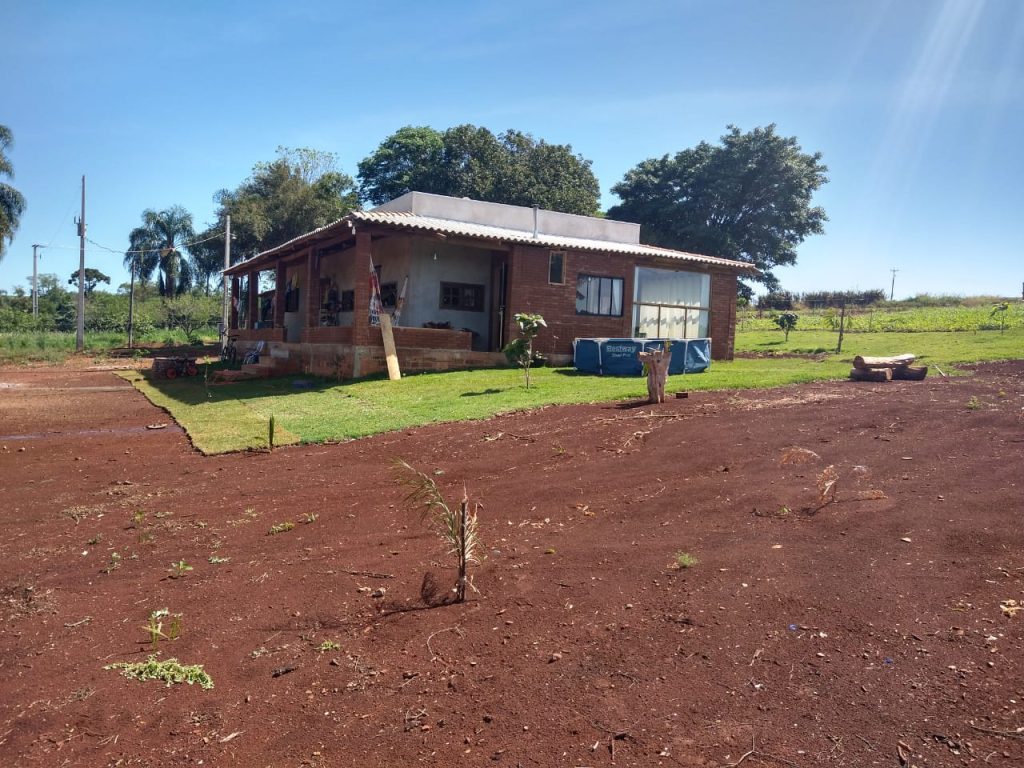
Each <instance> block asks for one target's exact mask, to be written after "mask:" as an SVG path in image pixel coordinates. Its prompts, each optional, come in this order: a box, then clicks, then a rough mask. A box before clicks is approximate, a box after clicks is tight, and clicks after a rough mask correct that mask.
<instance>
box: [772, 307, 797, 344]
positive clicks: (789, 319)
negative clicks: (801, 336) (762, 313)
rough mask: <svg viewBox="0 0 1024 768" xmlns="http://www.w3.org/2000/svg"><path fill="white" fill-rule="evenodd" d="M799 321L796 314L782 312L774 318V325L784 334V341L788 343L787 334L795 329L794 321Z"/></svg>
mask: <svg viewBox="0 0 1024 768" xmlns="http://www.w3.org/2000/svg"><path fill="white" fill-rule="evenodd" d="M799 319H800V315H798V314H797V313H796V312H783V313H782V314H781V315H776V316H775V318H774V320H775V324H776V325H777V326H779V330H781V331H782V332H783V333H785V334H786V341H789V332H790V331H792V330H793V329H794V328H796V321H797V320H799Z"/></svg>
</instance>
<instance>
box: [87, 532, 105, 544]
mask: <svg viewBox="0 0 1024 768" xmlns="http://www.w3.org/2000/svg"><path fill="white" fill-rule="evenodd" d="M101 541H103V534H102V533H97V534H96V535H95V536H93V537H92V538H91V539H89V540H88V541H87V542H85V543H86V545H87V546H90V547H95V546H96V545H97V544H99V543H100V542H101Z"/></svg>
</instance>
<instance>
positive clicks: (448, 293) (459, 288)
mask: <svg viewBox="0 0 1024 768" xmlns="http://www.w3.org/2000/svg"><path fill="white" fill-rule="evenodd" d="M441 309H457V310H460V311H462V312H483V311H484V287H483V286H482V285H470V284H468V283H441Z"/></svg>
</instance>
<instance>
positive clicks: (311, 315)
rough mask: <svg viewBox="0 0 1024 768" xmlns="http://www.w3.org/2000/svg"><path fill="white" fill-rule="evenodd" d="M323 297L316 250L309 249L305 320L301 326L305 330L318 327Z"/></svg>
mask: <svg viewBox="0 0 1024 768" xmlns="http://www.w3.org/2000/svg"><path fill="white" fill-rule="evenodd" d="M322 299H323V297H322V296H321V295H320V258H319V257H318V256H317V253H316V248H310V249H309V255H308V256H306V318H305V323H303V325H304V326H305V327H306V328H316V327H317V326H319V325H320V302H321V300H322Z"/></svg>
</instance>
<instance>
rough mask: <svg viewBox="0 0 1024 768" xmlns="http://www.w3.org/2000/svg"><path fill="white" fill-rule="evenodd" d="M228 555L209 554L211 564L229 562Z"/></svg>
mask: <svg viewBox="0 0 1024 768" xmlns="http://www.w3.org/2000/svg"><path fill="white" fill-rule="evenodd" d="M230 562H231V558H230V557H220V556H219V555H210V564H211V565H224V563H230Z"/></svg>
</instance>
